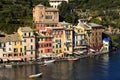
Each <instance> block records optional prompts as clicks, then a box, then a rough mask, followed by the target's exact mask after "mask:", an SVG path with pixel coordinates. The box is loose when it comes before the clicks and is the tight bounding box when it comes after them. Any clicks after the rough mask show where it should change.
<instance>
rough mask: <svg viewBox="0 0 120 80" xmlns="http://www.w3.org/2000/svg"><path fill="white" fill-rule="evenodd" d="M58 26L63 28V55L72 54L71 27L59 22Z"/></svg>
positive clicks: (68, 24)
mask: <svg viewBox="0 0 120 80" xmlns="http://www.w3.org/2000/svg"><path fill="white" fill-rule="evenodd" d="M59 26H61V27H63V28H64V30H63V39H62V40H63V42H64V45H63V52H64V54H65V55H69V54H70V55H72V54H73V26H72V24H70V23H67V22H59Z"/></svg>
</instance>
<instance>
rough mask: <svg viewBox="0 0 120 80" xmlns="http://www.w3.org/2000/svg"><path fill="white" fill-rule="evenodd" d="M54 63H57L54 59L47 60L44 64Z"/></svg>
mask: <svg viewBox="0 0 120 80" xmlns="http://www.w3.org/2000/svg"><path fill="white" fill-rule="evenodd" d="M53 62H55V60H54V59H52V60H45V61H44V63H45V64H48V63H53Z"/></svg>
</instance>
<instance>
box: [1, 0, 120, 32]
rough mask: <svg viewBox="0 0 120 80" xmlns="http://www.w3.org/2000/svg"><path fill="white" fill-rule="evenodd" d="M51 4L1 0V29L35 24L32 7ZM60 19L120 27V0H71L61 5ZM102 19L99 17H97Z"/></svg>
mask: <svg viewBox="0 0 120 80" xmlns="http://www.w3.org/2000/svg"><path fill="white" fill-rule="evenodd" d="M40 3H41V4H43V5H45V6H49V3H48V0H0V30H1V31H4V32H6V33H13V32H14V31H16V30H17V29H18V27H20V26H25V25H28V26H31V27H34V26H33V21H32V8H33V6H35V5H37V4H40ZM59 9H60V21H67V22H71V23H77V19H78V18H88V17H92V18H91V22H95V23H99V24H102V25H104V26H108V25H111V26H114V27H120V0H70V2H69V4H66V3H62V6H59ZM98 16H99V17H100V18H101V20H100V19H97V17H98Z"/></svg>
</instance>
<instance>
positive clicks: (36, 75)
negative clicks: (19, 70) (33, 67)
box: [29, 73, 43, 78]
mask: <svg viewBox="0 0 120 80" xmlns="http://www.w3.org/2000/svg"><path fill="white" fill-rule="evenodd" d="M42 75H43V73H38V74H33V75H30V76H29V78H36V77H41V76H42Z"/></svg>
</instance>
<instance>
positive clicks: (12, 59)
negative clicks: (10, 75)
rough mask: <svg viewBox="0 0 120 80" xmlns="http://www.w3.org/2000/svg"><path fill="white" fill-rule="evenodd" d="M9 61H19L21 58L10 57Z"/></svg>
mask: <svg viewBox="0 0 120 80" xmlns="http://www.w3.org/2000/svg"><path fill="white" fill-rule="evenodd" d="M9 60H10V61H20V60H22V59H21V58H10V59H9Z"/></svg>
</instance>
